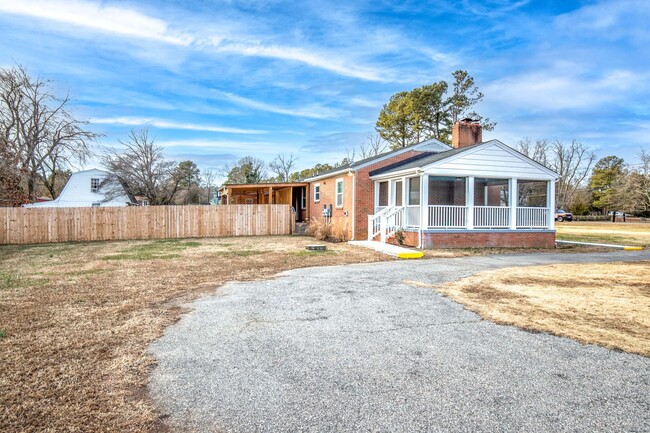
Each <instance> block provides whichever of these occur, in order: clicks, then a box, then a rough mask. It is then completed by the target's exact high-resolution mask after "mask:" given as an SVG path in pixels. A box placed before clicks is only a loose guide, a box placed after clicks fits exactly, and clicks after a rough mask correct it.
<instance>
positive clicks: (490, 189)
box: [474, 178, 509, 207]
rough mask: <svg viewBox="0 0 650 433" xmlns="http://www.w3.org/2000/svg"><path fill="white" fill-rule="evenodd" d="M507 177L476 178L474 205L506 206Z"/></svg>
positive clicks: (507, 192)
mask: <svg viewBox="0 0 650 433" xmlns="http://www.w3.org/2000/svg"><path fill="white" fill-rule="evenodd" d="M508 194H509V191H508V179H488V178H476V179H475V180H474V206H503V207H507V206H508Z"/></svg>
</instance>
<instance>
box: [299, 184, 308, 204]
mask: <svg viewBox="0 0 650 433" xmlns="http://www.w3.org/2000/svg"><path fill="white" fill-rule="evenodd" d="M300 209H307V188H305V187H302V188H300Z"/></svg>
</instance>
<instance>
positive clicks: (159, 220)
mask: <svg viewBox="0 0 650 433" xmlns="http://www.w3.org/2000/svg"><path fill="white" fill-rule="evenodd" d="M292 220H293V215H292V211H291V206H289V205H279V204H277V205H276V204H271V205H226V206H200V205H192V206H129V207H78V208H9V207H5V208H0V244H39V243H49V242H72V241H111V240H130V239H172V238H208V237H219V236H259V235H287V234H291V233H292V232H293V221H292Z"/></svg>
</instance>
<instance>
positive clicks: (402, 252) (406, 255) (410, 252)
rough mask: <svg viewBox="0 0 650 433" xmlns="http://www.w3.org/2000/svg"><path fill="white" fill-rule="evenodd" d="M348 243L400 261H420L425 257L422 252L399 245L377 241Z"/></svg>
mask: <svg viewBox="0 0 650 433" xmlns="http://www.w3.org/2000/svg"><path fill="white" fill-rule="evenodd" d="M348 243H349V244H350V245H356V246H359V247H364V248H371V249H373V250H375V251H379V252H380V253H384V254H388V255H389V256H393V257H397V258H400V259H420V258H422V257H423V256H424V253H423V252H422V251H418V250H415V249H410V248H404V247H400V246H397V245H391V244H384V243H381V242H377V241H349V242H348Z"/></svg>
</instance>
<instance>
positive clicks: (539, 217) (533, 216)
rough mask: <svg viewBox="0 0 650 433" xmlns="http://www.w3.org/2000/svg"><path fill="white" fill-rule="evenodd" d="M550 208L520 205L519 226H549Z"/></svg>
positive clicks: (518, 209) (518, 211) (518, 212)
mask: <svg viewBox="0 0 650 433" xmlns="http://www.w3.org/2000/svg"><path fill="white" fill-rule="evenodd" d="M547 227H548V209H547V208H545V207H518V208H517V228H547Z"/></svg>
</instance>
